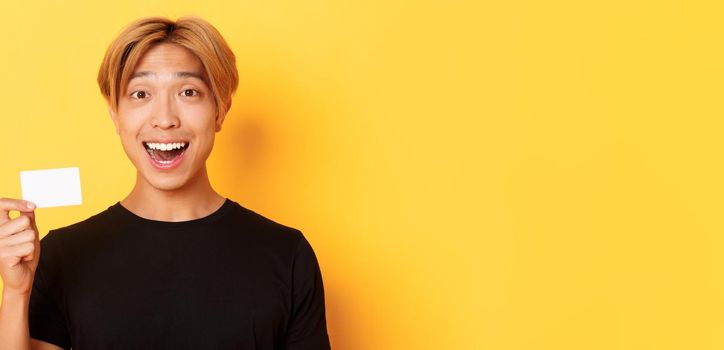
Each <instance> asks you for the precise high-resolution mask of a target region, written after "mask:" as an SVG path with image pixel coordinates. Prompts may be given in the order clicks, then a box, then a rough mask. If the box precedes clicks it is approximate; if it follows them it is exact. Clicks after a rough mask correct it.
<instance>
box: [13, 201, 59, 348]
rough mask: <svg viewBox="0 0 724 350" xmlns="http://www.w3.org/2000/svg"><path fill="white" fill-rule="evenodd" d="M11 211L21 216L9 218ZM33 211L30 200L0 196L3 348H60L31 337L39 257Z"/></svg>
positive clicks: (33, 207) (38, 244)
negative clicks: (32, 298)
mask: <svg viewBox="0 0 724 350" xmlns="http://www.w3.org/2000/svg"><path fill="white" fill-rule="evenodd" d="M11 210H16V211H19V212H20V216H19V217H17V218H15V219H12V220H10V216H9V212H10V211H11ZM34 210H35V205H33V204H32V203H29V202H25V201H21V200H17V199H7V198H3V199H0V277H2V280H3V282H4V285H3V293H2V304H0V349H18V350H58V349H61V348H59V347H57V346H55V345H52V344H48V343H45V342H40V341H36V340H31V339H30V328H29V320H28V310H29V304H30V291H31V289H32V286H33V277H34V275H35V270H36V269H37V267H38V260H40V242H39V241H40V240H39V238H38V228H37V227H36V225H35V213H34ZM61 350H62V349H61Z"/></svg>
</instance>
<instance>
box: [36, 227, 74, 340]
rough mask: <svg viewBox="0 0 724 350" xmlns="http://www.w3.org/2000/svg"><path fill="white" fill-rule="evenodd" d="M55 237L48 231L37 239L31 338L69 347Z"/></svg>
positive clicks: (58, 253)
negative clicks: (37, 260) (38, 247)
mask: <svg viewBox="0 0 724 350" xmlns="http://www.w3.org/2000/svg"><path fill="white" fill-rule="evenodd" d="M56 238H58V237H56V236H55V235H54V232H53V231H51V232H49V233H48V234H47V235H46V236H45V237H43V239H41V240H40V261H39V262H38V268H37V269H36V270H35V278H34V279H33V289H32V291H31V292H30V306H29V313H28V317H29V321H30V322H29V327H30V337H31V338H33V339H37V340H41V341H44V342H48V343H51V344H55V345H57V346H59V347H61V348H63V349H70V336H69V334H68V327H67V325H66V322H65V317H64V316H63V314H62V313H61V311H60V310H61V308H60V304H59V300H60V298H58V295H59V290H58V289H57V288H58V287H59V285H58V280H59V277H60V276H59V271H60V266H61V262H60V259H58V257H59V256H60V251H59V250H58V249H59V247H58V242H57V239H56Z"/></svg>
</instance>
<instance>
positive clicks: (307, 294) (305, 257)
mask: <svg viewBox="0 0 724 350" xmlns="http://www.w3.org/2000/svg"><path fill="white" fill-rule="evenodd" d="M292 273H293V276H292V313H291V319H290V324H289V327H288V332H287V337H286V350H328V349H330V344H329V336H328V334H327V321H326V316H325V306H324V286H323V285H322V273H321V271H320V268H319V263H318V261H317V257H316V255H315V254H314V251H313V250H312V246H311V245H310V244H309V242H308V241H307V240H306V238H304V236H303V235H302V234H301V233H300V241H299V243H298V245H297V249H296V252H295V257H294V266H293V268H292Z"/></svg>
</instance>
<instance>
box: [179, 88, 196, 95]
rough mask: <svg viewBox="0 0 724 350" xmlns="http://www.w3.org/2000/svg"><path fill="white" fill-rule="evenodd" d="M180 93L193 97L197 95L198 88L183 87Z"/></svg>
mask: <svg viewBox="0 0 724 350" xmlns="http://www.w3.org/2000/svg"><path fill="white" fill-rule="evenodd" d="M181 93H182V94H183V95H184V96H186V97H194V96H198V95H199V92H198V90H194V89H185V90H184V91H182V92H181Z"/></svg>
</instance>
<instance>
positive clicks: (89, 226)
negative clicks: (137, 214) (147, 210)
mask: <svg viewBox="0 0 724 350" xmlns="http://www.w3.org/2000/svg"><path fill="white" fill-rule="evenodd" d="M116 205H117V204H115V205H112V206H110V207H108V208H107V209H105V210H103V211H101V212H98V213H96V214H94V215H92V216H90V217H88V218H87V219H85V220H82V221H79V222H76V223H73V224H70V225H67V226H62V227H59V228H55V229H52V230H50V231H48V234H47V235H45V237H43V239H41V243H42V244H44V245H54V244H59V243H60V242H59V241H60V240H67V239H78V238H82V237H84V236H87V235H90V234H92V233H93V232H94V231H98V230H99V229H102V228H109V227H119V226H120V225H122V224H123V220H121V219H120V218H119V217H118V215H117V213H115V211H116V209H115V207H116Z"/></svg>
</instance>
